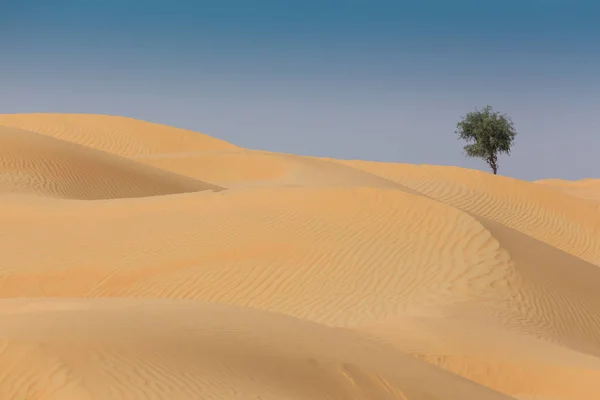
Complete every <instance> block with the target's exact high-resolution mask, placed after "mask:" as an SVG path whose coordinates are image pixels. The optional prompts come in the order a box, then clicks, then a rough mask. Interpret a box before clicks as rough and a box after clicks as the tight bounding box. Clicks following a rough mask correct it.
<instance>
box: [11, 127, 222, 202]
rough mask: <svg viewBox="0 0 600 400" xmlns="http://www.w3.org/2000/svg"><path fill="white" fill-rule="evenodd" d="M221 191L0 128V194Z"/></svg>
mask: <svg viewBox="0 0 600 400" xmlns="http://www.w3.org/2000/svg"><path fill="white" fill-rule="evenodd" d="M222 189H223V188H220V187H219V186H216V185H211V184H208V183H204V182H200V181H197V180H194V179H191V178H189V177H185V176H179V175H176V174H173V173H169V172H166V171H163V170H160V169H156V168H152V167H149V166H146V165H142V164H139V163H136V162H134V161H131V160H129V159H126V158H122V157H118V156H115V155H113V154H109V153H105V152H102V151H98V150H95V149H91V148H88V147H84V146H80V145H77V144H75V143H71V142H66V141H63V140H59V139H54V138H50V137H47V136H43V135H40V134H37V133H34V132H29V131H24V130H20V129H14V128H6V127H2V126H0V194H32V195H41V196H50V197H59V198H69V199H81V200H97V199H115V198H124V197H147V196H157V195H167V194H174V193H185V192H197V191H202V190H213V191H215V190H222Z"/></svg>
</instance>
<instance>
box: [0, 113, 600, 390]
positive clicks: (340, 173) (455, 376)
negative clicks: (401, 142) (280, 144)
mask: <svg viewBox="0 0 600 400" xmlns="http://www.w3.org/2000/svg"><path fill="white" fill-rule="evenodd" d="M0 126H5V127H4V128H0V146H1V148H0V161H1V162H0V166H2V172H3V175H2V176H3V179H2V180H1V181H0V189H1V191H0V194H1V196H0V202H1V207H0V218H1V219H2V224H0V254H1V255H2V263H0V298H1V300H0V397H1V398H33V399H53V400H55V399H56V400H58V399H75V398H77V399H79V398H82V399H86V398H90V399H92V398H115V399H120V398H123V399H129V398H133V399H135V398H140V399H141V398H144V399H146V398H156V399H179V398H181V399H188V398H189V399H191V398H219V399H222V398H225V399H227V398H232V399H236V398H239V399H242V398H243V399H247V398H261V399H269V398H273V399H282V398H289V399H303V398H306V399H309V398H310V399H313V398H328V399H338V398H339V399H350V398H356V399H409V400H415V399H417V400H421V399H422V400H425V399H427V400H431V399H456V398H465V399H471V398H472V399H501V398H510V397H512V398H520V399H546V400H550V399H553V400H555V399H573V400H574V399H590V398H596V397H598V396H600V292H599V291H598V289H597V288H598V287H599V286H600V239H599V238H600V232H599V231H600V208H599V207H598V203H597V202H595V201H593V200H591V199H589V198H583V196H577V195H574V194H573V193H567V192H566V191H564V190H561V189H557V188H556V186H557V185H556V184H549V183H543V182H535V183H530V182H524V181H519V180H515V179H510V178H505V177H501V176H493V175H491V174H487V173H483V172H478V171H471V170H465V169H460V168H453V167H435V166H416V165H405V164H390V163H372V162H364V161H345V160H333V159H319V158H314V157H301V156H296V155H290V154H280V153H270V152H264V151H257V150H247V149H242V148H239V147H236V146H234V145H230V144H228V143H226V142H223V141H219V140H217V139H213V138H210V137H208V136H205V135H201V134H196V133H194V132H190V131H184V130H179V129H175V128H170V127H166V126H162V125H157V124H151V123H146V122H142V121H136V120H132V119H128V118H120V117H109V116H85V115H60V114H54V115H52V114H49V115H46V114H32V115H25V114H23V115H0ZM7 127H8V128H7ZM565 186H568V185H565ZM90 200H93V201H90ZM19 371H22V373H21V372H19ZM19 396H21V397H19ZM26 396H29V397H26Z"/></svg>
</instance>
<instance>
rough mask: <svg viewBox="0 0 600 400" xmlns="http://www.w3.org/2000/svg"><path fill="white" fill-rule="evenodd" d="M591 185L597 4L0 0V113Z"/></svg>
mask: <svg viewBox="0 0 600 400" xmlns="http://www.w3.org/2000/svg"><path fill="white" fill-rule="evenodd" d="M486 104H490V105H492V106H493V107H494V108H495V109H496V110H498V111H501V112H503V113H508V114H510V115H511V117H512V119H513V120H514V122H515V126H516V128H517V130H518V131H519V133H520V135H519V136H518V137H517V139H516V141H515V147H514V151H513V153H512V155H511V156H510V157H506V156H503V157H502V158H501V160H500V171H499V172H500V174H503V175H509V176H513V177H517V178H520V179H527V180H533V179H541V178H548V177H553V178H565V179H579V178H586V177H598V178H600V129H599V126H600V2H598V1H577V0H569V1H567V0H564V1H561V0H518V1H517V0H503V1H486V0H477V1H475V0H414V1H402V0H389V1H388V0H315V1H313V0H297V1H296V0H294V1H291V0H255V1H250V0H214V1H208V0H206V1H204V0H186V1H180V0H2V1H0V113H13V112H73V113H101V114H113V115H125V116H131V117H135V118H140V119H144V120H149V121H154V122H160V123H165V124H169V125H174V126H177V127H182V128H189V129H193V130H197V131H200V132H204V133H207V134H209V135H212V136H216V137H219V138H222V139H225V140H228V141H231V142H233V143H235V144H238V145H241V146H245V147H249V148H257V149H264V150H272V151H282V152H289V153H297V154H305V155H317V156H331V157H338V158H361V159H370V160H377V161H396V162H408V163H417V164H442V165H458V166H464V167H469V168H479V169H483V170H485V169H486V165H485V164H484V163H483V161H480V160H473V159H470V160H469V159H465V158H464V157H463V153H462V145H463V143H461V142H460V141H458V140H457V139H456V135H455V134H454V130H455V126H456V123H457V122H458V120H459V119H460V117H461V116H463V115H464V114H466V113H467V112H469V111H471V110H473V109H474V108H475V107H483V106H485V105H486Z"/></svg>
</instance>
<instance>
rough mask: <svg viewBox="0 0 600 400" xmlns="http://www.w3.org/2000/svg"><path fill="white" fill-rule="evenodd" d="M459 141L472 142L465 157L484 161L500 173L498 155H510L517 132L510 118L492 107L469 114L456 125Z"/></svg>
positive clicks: (467, 146)
mask: <svg viewBox="0 0 600 400" xmlns="http://www.w3.org/2000/svg"><path fill="white" fill-rule="evenodd" d="M456 128H457V130H456V132H455V133H456V134H457V135H458V138H459V139H463V140H466V141H467V142H470V143H469V144H467V145H465V147H464V149H465V155H466V156H467V157H476V158H481V159H483V160H484V161H485V162H486V163H487V164H488V165H489V166H490V168H492V171H493V172H494V175H496V174H497V172H498V155H499V154H502V153H506V154H508V155H510V149H511V147H512V145H513V141H514V139H515V136H516V135H517V132H516V131H515V128H514V126H513V122H512V120H511V119H510V117H509V116H507V115H505V114H500V113H498V112H495V111H494V110H493V109H492V107H491V106H485V107H484V108H483V110H477V109H475V111H473V112H470V113H468V114H467V115H466V116H465V117H463V119H462V121H460V122H459V123H458V124H457V125H456Z"/></svg>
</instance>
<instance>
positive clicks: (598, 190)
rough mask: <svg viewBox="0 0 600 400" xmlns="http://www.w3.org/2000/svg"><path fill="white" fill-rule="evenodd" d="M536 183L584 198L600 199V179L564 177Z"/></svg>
mask: <svg viewBox="0 0 600 400" xmlns="http://www.w3.org/2000/svg"><path fill="white" fill-rule="evenodd" d="M536 183H539V184H542V185H548V186H550V187H553V188H556V189H558V190H562V191H564V192H565V193H568V194H570V195H572V196H575V197H580V198H582V199H586V200H592V201H600V179H582V180H580V181H574V182H572V181H565V180H562V179H543V180H540V181H536Z"/></svg>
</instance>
